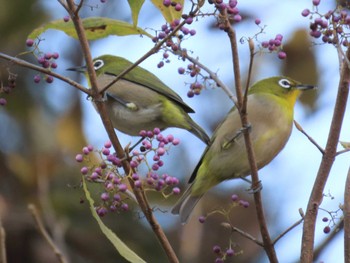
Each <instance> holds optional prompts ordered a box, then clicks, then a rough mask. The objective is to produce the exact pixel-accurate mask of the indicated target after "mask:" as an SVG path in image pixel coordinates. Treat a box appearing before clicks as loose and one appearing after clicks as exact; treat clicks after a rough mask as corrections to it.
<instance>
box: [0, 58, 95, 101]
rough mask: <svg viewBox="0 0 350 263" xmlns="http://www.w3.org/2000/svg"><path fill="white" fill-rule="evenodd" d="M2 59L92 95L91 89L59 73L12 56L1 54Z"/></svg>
mask: <svg viewBox="0 0 350 263" xmlns="http://www.w3.org/2000/svg"><path fill="white" fill-rule="evenodd" d="M0 58H2V59H5V60H7V61H10V62H11V63H13V64H16V65H18V66H21V67H25V68H29V69H33V70H35V71H38V72H41V73H44V74H46V75H50V76H52V77H55V78H57V79H60V80H62V81H64V82H66V83H68V84H69V85H71V86H73V87H75V88H77V89H79V90H80V91H82V92H84V93H86V94H87V95H89V96H90V95H91V91H90V90H89V89H87V88H85V87H84V86H82V85H81V84H79V83H78V82H75V81H74V80H72V79H70V78H67V77H65V76H62V75H60V74H58V73H56V72H54V71H51V70H49V69H46V68H43V67H39V66H37V65H34V64H32V63H29V62H27V61H25V60H23V59H19V58H16V57H12V56H9V55H6V54H4V53H1V52H0Z"/></svg>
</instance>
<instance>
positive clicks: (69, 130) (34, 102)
mask: <svg viewBox="0 0 350 263" xmlns="http://www.w3.org/2000/svg"><path fill="white" fill-rule="evenodd" d="M51 2H52V1H51ZM90 2H93V5H97V4H98V3H99V1H90ZM121 2H122V1H110V3H108V5H99V8H97V9H94V12H93V13H92V12H91V10H90V9H89V8H85V9H83V12H84V14H83V16H84V15H85V16H90V15H92V14H93V15H94V16H97V15H105V16H108V17H112V18H117V19H120V20H125V21H128V22H130V21H131V18H130V16H129V10H128V9H127V8H128V6H127V3H126V1H123V2H125V3H122V4H121ZM0 4H1V5H0V6H1V8H0V36H1V42H0V51H1V52H3V53H7V54H9V55H12V56H16V55H18V54H20V53H22V52H23V51H25V50H26V49H25V40H26V36H27V35H28V34H29V33H30V32H31V30H33V29H34V28H36V27H38V26H40V25H41V24H42V23H44V22H47V21H50V20H52V19H59V18H62V17H63V15H64V11H63V8H62V10H60V11H55V10H53V9H52V6H54V5H56V6H59V4H58V3H57V2H56V1H55V3H54V4H52V3H51V4H49V3H48V1H39V0H27V1H21V0H12V1H5V0H0ZM51 5H52V6H51ZM307 5H310V3H309V2H308V1H305V6H306V7H307ZM50 8H51V9H50ZM59 8H60V7H58V8H57V9H59ZM141 12H145V13H146V15H145V19H148V18H150V17H152V16H156V15H157V13H156V10H151V11H149V12H150V13H149V14H147V12H148V11H147V10H143V11H141ZM243 14H244V15H243V18H246V19H243V22H242V25H240V27H244V24H245V23H248V22H249V23H252V18H255V14H254V13H250V10H249V9H245V10H244V11H243ZM214 24H215V21H213V20H212V21H211V23H207V25H206V26H207V28H206V30H207V31H208V32H212V34H213V36H215V35H217V34H218V32H217V29H216V28H215V26H214ZM305 24H306V25H307V22H305ZM140 26H143V25H142V24H140ZM158 27H159V24H158ZM293 31H294V33H293V34H292V35H290V36H289V37H288V43H286V44H285V51H286V52H287V54H288V59H287V60H286V62H283V63H281V64H280V72H275V73H276V74H284V75H288V76H291V77H293V78H295V79H298V80H300V81H302V82H305V83H312V84H317V83H318V82H319V73H318V72H319V71H318V67H317V62H316V59H315V54H314V52H313V50H312V49H310V48H309V44H308V43H309V41H310V39H309V38H308V30H307V28H302V29H301V28H295V29H293ZM45 37H46V38H47V39H45V43H44V44H45V45H47V46H48V47H50V45H51V44H50V41H56V42H57V41H58V43H56V44H55V45H54V46H55V48H56V47H57V46H59V50H51V51H58V52H59V53H60V59H59V60H58V62H59V63H62V64H59V68H60V69H59V70H62V71H60V72H62V74H66V75H68V73H66V72H64V65H80V64H81V61H82V58H81V53H80V50H79V46H78V44H77V42H76V41H74V40H72V39H69V38H68V37H61V38H58V39H55V38H54V34H48V35H46V36H45ZM50 37H51V38H53V39H52V40H50ZM109 41H112V42H113V41H116V40H115V39H113V40H110V39H109ZM142 43H143V42H142V41H141V40H140V44H139V45H142ZM92 45H94V44H92ZM199 45H200V43H199ZM193 49H194V51H195V47H194V48H193ZM127 52H131V53H130V54H132V52H133V51H127ZM242 57H243V58H244V55H243V56H242ZM23 58H25V59H28V60H30V61H34V60H33V58H32V57H31V56H29V55H25V56H23ZM274 61H276V58H275V57H272V56H264V57H257V59H256V64H255V68H256V69H257V70H256V72H257V73H259V71H261V69H262V68H263V67H264V66H265V65H270V64H271V63H275V62H274ZM154 64H155V63H154ZM213 69H214V70H215V65H214V67H213ZM243 69H244V65H243ZM9 71H10V72H11V73H14V74H17V80H16V88H15V89H14V90H13V92H12V93H11V94H10V95H9V96H6V99H7V100H8V104H7V106H6V107H1V108H0V215H1V220H2V224H3V226H4V228H5V231H6V248H7V256H8V262H10V263H20V262H26V263H32V262H33V263H34V262H35V263H41V262H42V263H44V262H45V263H46V262H57V260H56V258H55V255H54V253H53V251H52V250H51V249H50V248H49V246H48V245H47V243H46V242H45V241H44V239H43V238H42V236H41V235H40V234H39V232H38V230H37V227H36V226H35V223H34V220H33V219H32V217H31V215H30V213H29V211H28V209H27V205H28V204H29V203H34V204H35V205H36V206H37V207H38V208H39V209H40V211H41V215H42V217H43V219H44V222H45V225H46V226H47V229H48V230H49V232H50V234H51V235H52V236H53V238H54V240H55V242H56V244H57V245H58V246H59V247H60V248H61V249H62V251H63V253H64V255H65V256H67V258H68V259H69V261H70V262H77V263H79V262H107V263H108V262H125V261H124V260H123V259H122V258H120V257H119V255H118V254H117V253H116V252H115V251H114V249H113V247H112V245H111V244H110V243H109V241H108V240H107V239H105V238H104V236H103V235H102V233H101V231H100V229H99V228H98V226H97V224H96V223H95V222H94V220H93V218H92V216H91V214H90V213H89V209H88V205H87V203H86V202H84V196H83V192H82V190H81V188H80V173H79V170H80V167H79V165H77V163H76V162H75V160H74V157H75V155H76V153H78V152H80V151H81V149H82V147H83V146H85V145H86V144H88V143H90V142H89V141H88V139H87V137H86V132H85V130H84V127H85V126H84V125H86V126H88V125H89V124H84V119H83V109H84V105H87V107H91V105H90V104H88V102H86V100H85V99H82V95H81V94H80V93H79V92H78V91H76V90H74V89H73V88H71V87H69V86H67V85H66V84H63V83H62V82H59V81H57V80H55V82H54V84H52V85H47V84H46V83H44V82H43V81H42V82H41V83H40V84H34V82H33V76H34V75H35V73H34V72H32V71H30V70H27V69H22V68H19V67H15V66H14V65H11V63H8V62H5V61H3V60H0V78H1V81H2V83H3V84H4V85H5V84H6V83H7V78H8V72H9ZM163 71H164V70H163ZM165 71H166V69H165ZM163 74H166V73H163ZM171 74H173V73H171ZM174 75H175V74H174ZM257 75H258V74H257ZM72 77H76V76H74V75H72ZM175 77H176V76H175ZM224 78H225V80H226V81H228V82H229V83H233V81H232V80H233V78H232V75H228V76H224ZM167 83H171V81H168V82H167ZM316 94H317V93H308V95H307V97H303V98H302V102H303V104H304V105H307V108H308V109H309V111H310V112H312V111H317V110H318V104H317V103H316V102H317V98H316V96H317V95H316ZM191 103H192V102H191V101H190V102H189V104H190V105H191ZM212 104H218V105H216V106H213V107H209V105H212ZM220 104H223V105H220ZM229 107H231V104H230V102H229V101H228V100H226V99H223V96H222V95H220V96H216V97H215V96H214V95H208V94H205V93H204V94H203V95H202V96H201V106H198V107H196V110H197V112H198V116H199V117H198V118H201V121H200V122H201V123H205V127H206V130H207V131H208V133H209V134H211V133H212V131H213V130H214V129H215V127H216V126H217V124H218V123H219V122H220V121H221V120H222V118H223V117H224V116H225V114H226V111H227V109H228V108H229ZM91 108H92V107H91ZM202 109H204V112H205V111H206V112H213V114H212V116H210V117H211V118H209V116H205V114H203V113H200V112H201V110H202ZM206 117H207V119H206V120H205V121H204V120H203V119H205V118H206ZM96 136H101V134H98V132H96ZM103 140H107V137H105V138H103ZM126 140H129V138H127V139H126ZM96 147H97V148H98V147H99V146H98V145H96ZM201 147H202V148H198V149H197V148H196V144H194V146H193V147H192V148H191V152H189V151H188V149H187V148H185V147H183V148H181V147H180V149H179V150H178V151H177V152H175V153H174V155H171V156H170V157H169V160H171V158H174V159H175V160H176V162H173V163H170V164H169V165H168V166H167V167H168V169H169V170H170V171H171V172H172V173H173V174H177V175H180V176H183V177H182V178H181V181H182V182H183V183H185V181H186V178H188V176H189V175H190V174H191V171H192V168H193V167H194V165H195V163H196V160H193V158H191V157H190V156H191V154H192V153H193V152H196V155H197V156H200V154H201V152H202V150H203V146H201ZM192 151H193V152H192ZM197 160H198V158H197ZM179 164H180V165H179ZM247 187H248V185H246V184H244V183H243V184H240V185H237V184H236V185H234V186H233V187H232V188H231V189H223V191H211V192H210V193H209V194H207V195H206V196H205V197H204V198H203V200H202V201H201V203H200V206H201V207H200V208H198V209H197V216H198V215H200V213H201V212H199V211H200V210H201V211H210V209H212V208H213V207H218V204H222V203H225V202H228V201H226V200H229V197H230V194H232V193H236V194H238V195H240V196H244V199H247V200H249V201H252V197H251V196H250V195H249V194H248V193H247V192H246V191H245V189H246V188H247ZM96 191H97V190H96ZM158 198H160V196H157V197H152V206H154V207H157V206H159V204H162V205H163V206H162V207H163V208H164V207H165V209H162V211H163V210H168V208H169V206H170V202H164V201H162V200H158ZM269 198H272V196H271V194H269V195H267V196H266V200H265V202H266V203H269V202H270V201H269ZM170 201H171V202H174V201H175V199H172V200H170ZM305 202H306V200H305ZM266 209H267V214H268V221H269V224H271V225H274V222H276V225H275V226H274V228H273V232H274V233H278V232H281V231H282V230H283V228H282V227H280V226H279V225H278V224H277V222H278V218H277V217H276V214H277V212H276V209H273V207H269V206H267V207H266ZM156 215H157V216H159V218H160V222H161V223H162V224H163V225H164V228H165V230H166V233H167V235H168V237H169V239H170V241H171V243H172V244H173V245H174V247H175V250H176V251H177V252H178V255H179V257H180V260H181V262H193V263H196V262H213V261H214V258H215V255H214V254H213V252H212V251H211V248H212V246H213V244H219V245H221V246H222V247H227V246H228V240H229V238H230V235H231V233H230V231H228V230H227V229H226V228H224V227H222V226H221V225H220V223H221V222H222V220H223V218H221V217H220V216H217V217H216V216H213V217H210V218H209V219H208V221H207V222H206V223H205V224H203V225H201V224H198V222H197V220H196V219H195V216H193V220H191V222H190V223H189V224H188V225H186V226H180V224H179V222H178V221H177V220H176V218H172V217H173V216H172V215H170V214H168V213H164V212H161V211H157V212H156ZM235 215H237V216H232V224H233V225H236V226H238V227H240V228H241V229H243V230H244V231H246V232H248V233H250V234H252V235H253V236H258V237H259V234H258V233H259V231H258V226H257V221H256V218H255V212H254V209H253V205H251V207H250V208H249V209H243V208H237V210H236V212H235ZM104 221H105V222H106V223H107V224H108V226H109V227H110V228H111V229H113V230H114V231H115V232H116V233H117V234H118V236H120V237H121V238H122V239H123V240H124V242H125V243H127V244H128V245H129V246H130V247H131V248H133V249H135V251H136V252H137V253H138V254H139V255H140V256H141V257H143V258H145V259H146V260H147V261H148V262H166V257H165V255H164V253H163V252H162V250H161V248H160V246H159V244H158V242H157V240H156V239H155V237H154V234H153V233H152V232H151V230H150V227H149V226H148V225H147V224H145V220H143V218H142V216H140V215H139V213H138V212H137V210H134V211H132V212H128V213H125V214H123V215H117V214H109V215H108V216H106V217H105V218H104ZM279 227H280V228H279ZM231 239H232V240H235V242H236V243H237V247H238V248H241V249H242V250H243V251H244V252H243V254H242V255H240V256H237V257H234V262H265V261H266V258H265V256H263V252H262V250H261V249H260V248H259V247H258V246H256V245H253V244H252V242H251V241H248V240H246V239H243V238H241V237H240V236H239V235H238V234H234V235H232V236H231ZM297 259H298V255H296V257H295V258H293V259H291V261H292V260H297ZM232 262H233V261H232Z"/></svg>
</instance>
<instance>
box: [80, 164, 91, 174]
mask: <svg viewBox="0 0 350 263" xmlns="http://www.w3.org/2000/svg"><path fill="white" fill-rule="evenodd" d="M80 172H81V174H83V175H86V174H87V173H88V172H89V169H88V168H87V167H86V166H84V167H82V168H81V169H80Z"/></svg>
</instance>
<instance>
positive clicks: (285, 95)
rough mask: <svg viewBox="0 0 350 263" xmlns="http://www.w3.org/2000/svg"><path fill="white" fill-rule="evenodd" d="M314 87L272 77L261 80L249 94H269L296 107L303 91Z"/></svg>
mask: <svg viewBox="0 0 350 263" xmlns="http://www.w3.org/2000/svg"><path fill="white" fill-rule="evenodd" d="M314 88H316V87H315V86H313V85H308V84H302V83H300V82H298V81H296V80H293V79H291V78H289V77H283V76H282V77H271V78H267V79H263V80H260V81H258V82H256V83H255V84H254V85H253V86H251V87H250V90H249V94H269V95H273V96H276V97H277V98H280V99H284V100H286V101H287V102H288V103H289V104H290V105H291V106H294V104H295V102H296V100H297V98H298V97H299V96H300V94H301V92H302V91H303V90H308V89H314Z"/></svg>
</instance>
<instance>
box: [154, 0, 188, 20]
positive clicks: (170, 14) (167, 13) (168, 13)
mask: <svg viewBox="0 0 350 263" xmlns="http://www.w3.org/2000/svg"><path fill="white" fill-rule="evenodd" d="M151 2H152V3H153V5H154V6H155V7H157V8H158V9H159V11H160V12H161V13H162V15H163V17H164V18H165V20H166V21H167V22H168V23H171V22H172V21H174V20H175V19H180V18H181V15H182V13H183V9H184V2H185V1H184V0H178V1H176V2H177V3H179V4H181V5H182V10H181V11H176V10H175V8H174V7H173V6H169V7H166V6H164V5H163V0H151Z"/></svg>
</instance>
